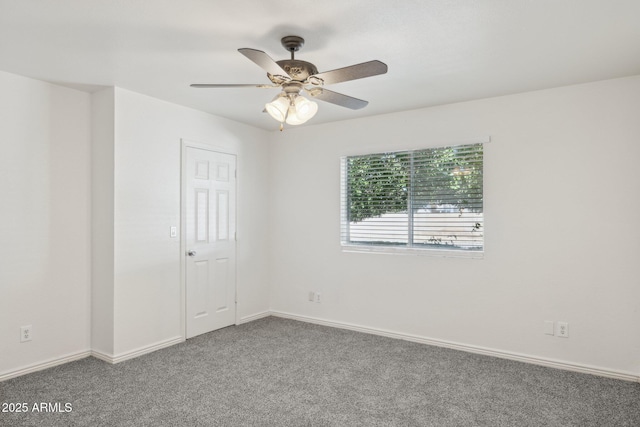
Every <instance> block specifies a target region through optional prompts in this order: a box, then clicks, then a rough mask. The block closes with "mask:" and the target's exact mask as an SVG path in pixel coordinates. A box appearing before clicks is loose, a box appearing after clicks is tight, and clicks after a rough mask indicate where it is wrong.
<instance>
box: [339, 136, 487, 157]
mask: <svg viewBox="0 0 640 427" xmlns="http://www.w3.org/2000/svg"><path fill="white" fill-rule="evenodd" d="M490 142H491V136H489V135H487V136H480V137H476V138H463V139H447V140H444V139H436V140H433V141H432V140H429V141H424V140H423V141H422V142H421V143H420V144H418V145H412V146H408V147H404V146H402V145H393V144H392V143H389V144H387V145H385V147H387V148H381V147H371V148H370V149H369V150H363V149H362V148H361V147H357V148H350V149H348V150H345V151H344V152H341V153H340V157H350V156H366V155H369V154H380V153H386V152H396V151H414V150H425V149H428V148H442V147H455V146H458V145H470V144H488V143H490ZM392 145H393V146H392Z"/></svg>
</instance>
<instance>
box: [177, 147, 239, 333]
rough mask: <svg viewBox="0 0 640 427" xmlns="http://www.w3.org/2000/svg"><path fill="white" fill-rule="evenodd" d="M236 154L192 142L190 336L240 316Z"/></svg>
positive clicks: (188, 168)
mask: <svg viewBox="0 0 640 427" xmlns="http://www.w3.org/2000/svg"><path fill="white" fill-rule="evenodd" d="M235 170H236V158H235V156H234V155H231V154H225V153H218V152H214V151H209V150H205V149H200V148H194V147H187V148H186V162H185V171H184V172H183V174H184V179H185V181H186V182H185V197H184V199H183V200H184V203H185V204H186V206H185V209H184V211H183V212H185V215H186V221H185V234H184V236H185V247H186V253H185V254H184V256H185V272H186V279H185V287H186V289H185V292H186V298H185V300H186V337H187V338H191V337H194V336H196V335H200V334H203V333H205V332H210V331H213V330H215V329H220V328H224V327H225V326H229V325H232V324H234V323H235V316H236V302H235V299H236V277H235V276H236V274H235V273H236V265H235V264H236V259H235V254H236V240H235V232H236V221H235V218H236V212H235V206H236V174H235Z"/></svg>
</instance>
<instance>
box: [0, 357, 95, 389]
mask: <svg viewBox="0 0 640 427" xmlns="http://www.w3.org/2000/svg"><path fill="white" fill-rule="evenodd" d="M89 356H91V351H89V350H87V351H81V352H80V353H73V354H68V355H66V356H62V357H57V358H55V359H49V360H47V361H45V362H41V363H36V364H33V365H29V366H27V367H25V368H20V369H17V370H15V371H10V372H5V373H3V374H0V382H2V381H6V380H10V379H11V378H15V377H19V376H22V375H26V374H31V373H33V372H38V371H42V370H43V369H48V368H53V367H54V366H58V365H64V364H65V363H69V362H75V361H76V360H80V359H84V358H85V357H89Z"/></svg>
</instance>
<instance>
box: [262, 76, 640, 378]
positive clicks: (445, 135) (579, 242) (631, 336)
mask: <svg viewBox="0 0 640 427" xmlns="http://www.w3.org/2000/svg"><path fill="white" fill-rule="evenodd" d="M321 108H322V106H321ZM639 111H640V76H639V77H632V78H626V79H618V80H610V81H603V82H598V83H592V84H586V85H579V86H571V87H565V88H559V89H552V90H544V91H538V92H531V93H524V94H519V95H512V96H504V97H499V98H492V99H485V100H479V101H473V102H466V103H460V104H454V105H447V106H441V107H435V108H428V109H422V110H415V111H407V112H402V113H396V114H389V115H383V116H378V117H369V118H363V119H358V120H350V121H343V122H339V123H333V124H327V125H317V126H305V127H300V128H289V129H286V130H285V131H284V132H282V133H280V132H278V133H274V134H272V135H271V141H270V143H271V152H270V186H271V188H273V189H274V190H273V191H271V193H270V194H271V196H272V199H271V205H270V206H271V209H270V242H271V256H270V258H269V261H270V268H271V276H270V280H271V287H272V294H271V305H272V309H273V310H275V311H279V312H283V313H290V314H294V315H298V316H306V317H314V318H318V319H324V320H329V321H333V322H338V323H347V324H355V325H361V326H365V327H370V328H377V329H384V330H389V331H395V332H399V333H403V334H413V335H416V336H420V337H426V338H432V339H436V340H444V341H451V342H457V343H462V344H465V345H469V346H477V347H486V348H490V349H494V350H499V351H504V352H509V353H512V354H513V353H519V354H523V355H528V356H532V357H535V358H543V359H556V360H559V361H563V362H566V363H570V364H578V365H583V366H593V367H597V368H601V369H603V370H608V371H615V372H621V373H627V374H629V373H630V374H632V375H636V376H638V375H640V333H638V325H639V324H640V286H639V282H638V274H637V267H636V265H637V262H638V259H639V256H640V226H638V221H637V218H638V215H637V213H638V211H639V210H640V198H639V197H638V195H639V194H640V168H638V159H639V158H640V120H638V112H639ZM345 114H348V113H345ZM487 135H490V136H491V138H492V142H491V143H490V144H488V145H487V146H486V148H485V236H486V237H485V244H486V249H485V257H484V259H482V260H473V259H458V258H439V257H427V256H397V255H378V254H362V253H343V252H341V249H340V244H339V230H340V228H339V225H340V224H339V221H340V214H339V178H340V173H339V158H340V156H343V155H347V154H356V153H362V152H364V153H366V152H376V151H382V150H393V149H406V148H416V147H425V146H433V145H438V144H441V143H445V144H446V143H450V142H458V141H461V140H462V141H463V140H465V139H467V138H474V137H482V136H487ZM310 290H315V291H319V292H321V294H322V303H320V304H316V303H311V302H308V301H307V296H308V292H309V291H310ZM545 320H555V321H558V320H560V321H567V322H569V323H570V337H569V338H568V339H562V338H558V337H553V336H548V335H544V333H543V321H545Z"/></svg>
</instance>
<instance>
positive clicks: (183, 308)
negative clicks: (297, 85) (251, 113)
mask: <svg viewBox="0 0 640 427" xmlns="http://www.w3.org/2000/svg"><path fill="white" fill-rule="evenodd" d="M189 148H197V149H200V150H206V151H211V152H214V153H222V154H231V155H233V156H235V157H236V182H235V189H234V190H235V192H236V206H235V207H236V209H235V218H234V219H235V222H236V236H234V240H235V242H236V247H235V251H236V265H235V270H236V271H235V277H236V280H235V282H234V284H233V292H234V301H235V316H234V324H235V325H237V324H238V239H237V232H238V173H237V171H238V153H237V152H236V151H235V150H229V149H228V148H225V147H221V146H218V145H213V144H206V143H203V142H198V141H193V140H189V139H184V138H181V139H180V331H181V333H182V340H183V341H185V340H186V339H187V266H186V263H185V262H186V253H187V233H186V226H187V206H186V194H187V177H186V176H185V175H186V173H187V149H189Z"/></svg>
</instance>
